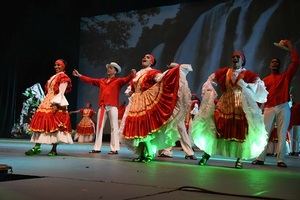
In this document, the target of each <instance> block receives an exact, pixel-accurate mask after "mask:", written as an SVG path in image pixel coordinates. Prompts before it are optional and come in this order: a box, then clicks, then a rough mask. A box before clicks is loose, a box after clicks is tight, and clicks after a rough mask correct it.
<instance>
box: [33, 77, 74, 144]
mask: <svg viewBox="0 0 300 200" xmlns="http://www.w3.org/2000/svg"><path fill="white" fill-rule="evenodd" d="M45 90H46V93H47V94H46V96H45V98H44V100H43V101H42V103H41V104H40V105H39V107H38V109H37V111H36V112H35V114H34V115H33V117H32V120H31V122H30V125H29V130H30V132H32V137H31V142H34V143H41V144H55V143H59V142H63V143H73V140H72V137H71V121H70V116H69V113H68V110H67V106H68V105H69V104H68V101H67V99H66V98H65V96H64V94H65V92H69V91H70V90H71V79H70V78H69V77H68V76H67V75H66V74H65V73H64V72H59V73H57V74H55V75H53V76H52V77H51V78H50V79H49V80H48V81H47V83H46V86H45ZM54 105H55V106H54Z"/></svg>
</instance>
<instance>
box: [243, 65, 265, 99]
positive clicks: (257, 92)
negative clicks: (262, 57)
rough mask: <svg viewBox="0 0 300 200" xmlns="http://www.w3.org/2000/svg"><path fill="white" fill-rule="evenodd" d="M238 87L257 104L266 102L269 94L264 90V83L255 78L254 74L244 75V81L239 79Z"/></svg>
mask: <svg viewBox="0 0 300 200" xmlns="http://www.w3.org/2000/svg"><path fill="white" fill-rule="evenodd" d="M249 74H250V75H249ZM247 77H248V78H247ZM249 77H250V78H249ZM238 85H239V86H240V87H242V89H243V91H244V92H245V93H246V94H247V96H248V97H249V98H252V99H253V100H254V101H256V102H258V103H265V102H266V101H267V96H268V94H269V92H268V91H267V89H266V86H265V83H264V82H263V81H262V80H261V79H260V78H259V77H258V76H255V75H254V73H250V72H249V71H248V73H246V74H245V78H244V80H243V79H240V80H239V81H238Z"/></svg>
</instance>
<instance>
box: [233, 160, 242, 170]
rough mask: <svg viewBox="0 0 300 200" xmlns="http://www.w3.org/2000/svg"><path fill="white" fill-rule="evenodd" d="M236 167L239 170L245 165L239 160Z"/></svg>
mask: <svg viewBox="0 0 300 200" xmlns="http://www.w3.org/2000/svg"><path fill="white" fill-rule="evenodd" d="M234 167H235V168H237V169H243V163H242V162H241V161H239V160H237V161H236V162H235V165H234Z"/></svg>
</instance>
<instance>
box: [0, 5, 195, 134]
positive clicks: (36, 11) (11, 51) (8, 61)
mask: <svg viewBox="0 0 300 200" xmlns="http://www.w3.org/2000/svg"><path fill="white" fill-rule="evenodd" d="M179 2H192V1H191V0H190V1H188V0H185V1H184V0H181V1H179V0H177V1H175V0H163V1H159V0H152V1H150V0H143V1H133V0H131V1H130V0H98V1H89V0H80V1H75V0H49V1H40V0H36V1H32V0H26V1H15V0H12V1H9V2H6V3H5V4H6V5H5V6H4V5H1V8H0V15H1V17H0V20H1V36H0V38H1V48H2V51H1V53H0V55H1V57H0V67H1V73H0V74H1V75H0V137H3V138H8V137H10V131H11V128H12V126H13V123H14V122H15V121H16V120H17V119H18V117H19V114H20V111H21V108H22V102H23V96H22V92H23V91H24V90H25V89H26V88H27V87H30V86H31V85H33V84H35V83H37V82H39V83H41V85H42V86H43V85H44V84H45V83H46V81H47V80H48V79H49V77H50V76H51V75H53V74H54V69H53V62H54V61H55V60H56V59H57V58H63V59H65V60H66V61H67V62H68V64H69V67H68V68H67V73H68V74H69V75H70V74H71V71H72V69H73V66H78V61H79V39H80V38H79V36H80V17H85V16H93V15H99V14H106V13H114V12H119V11H127V10H132V9H143V8H150V7H155V6H161V5H171V4H176V3H179ZM70 77H71V76H70ZM72 83H73V88H74V89H73V91H72V92H71V93H70V94H69V95H67V99H68V100H69V103H70V107H69V110H73V109H75V108H76V107H77V105H76V98H77V90H76V88H77V81H75V79H74V78H73V77H72Z"/></svg>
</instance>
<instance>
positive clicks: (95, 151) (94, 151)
mask: <svg viewBox="0 0 300 200" xmlns="http://www.w3.org/2000/svg"><path fill="white" fill-rule="evenodd" d="M89 153H101V151H100V150H91V151H89Z"/></svg>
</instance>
